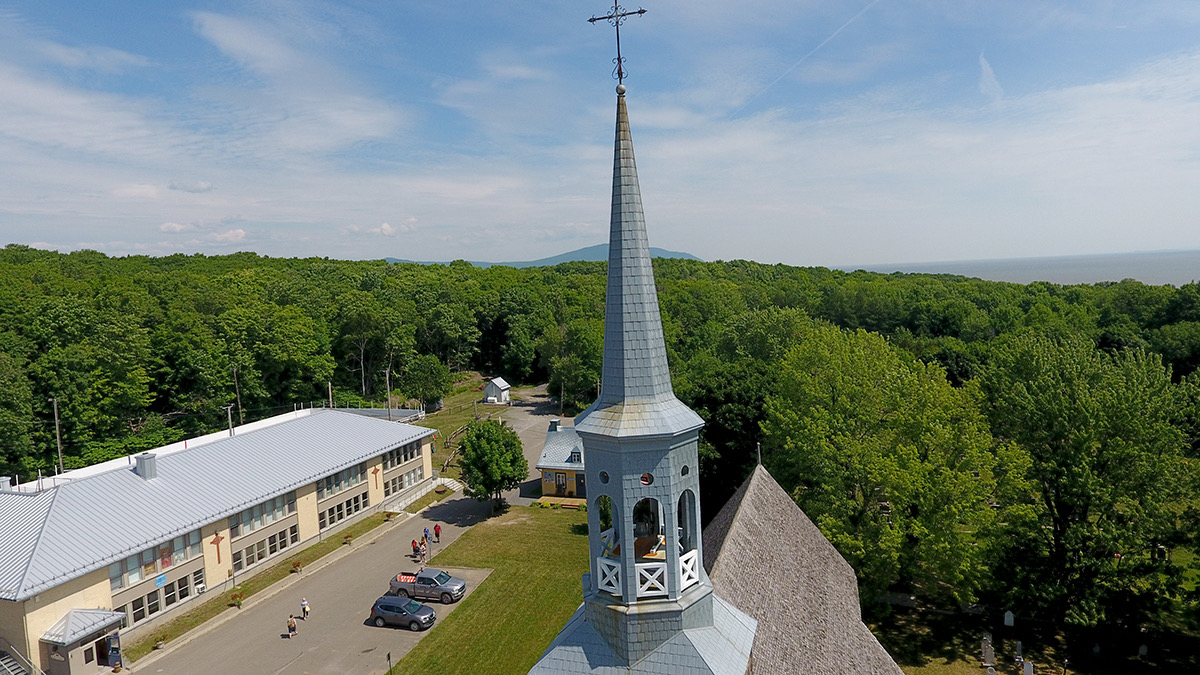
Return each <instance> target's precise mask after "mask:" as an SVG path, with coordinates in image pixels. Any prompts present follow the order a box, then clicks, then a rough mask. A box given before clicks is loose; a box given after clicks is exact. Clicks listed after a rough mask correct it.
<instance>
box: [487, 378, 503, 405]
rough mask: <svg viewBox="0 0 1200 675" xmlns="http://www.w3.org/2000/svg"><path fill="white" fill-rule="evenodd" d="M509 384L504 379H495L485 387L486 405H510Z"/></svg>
mask: <svg viewBox="0 0 1200 675" xmlns="http://www.w3.org/2000/svg"><path fill="white" fill-rule="evenodd" d="M508 390H509V386H508V383H507V382H505V381H504V378H503V377H494V378H492V379H491V381H489V382H488V383H487V384H485V385H484V386H483V402H484V403H508V402H509V400H508Z"/></svg>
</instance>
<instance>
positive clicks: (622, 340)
mask: <svg viewBox="0 0 1200 675" xmlns="http://www.w3.org/2000/svg"><path fill="white" fill-rule="evenodd" d="M703 425H704V420H702V419H700V416H699V415H697V414H696V413H695V412H693V411H692V410H691V409H690V408H688V407H687V406H685V405H684V404H683V403H682V402H680V401H679V400H678V399H676V398H675V392H674V391H673V390H672V388H671V371H670V370H669V369H668V367H667V347H666V343H665V342H664V340H663V330H662V317H661V314H660V312H659V308H658V291H657V290H656V287H655V284H654V268H653V266H652V264H651V258H650V244H649V241H648V239H647V238H646V219H645V216H644V215H643V213H642V193H641V189H640V188H639V187H638V176H637V166H636V164H635V163H634V159H633V135H632V134H631V133H630V131H629V114H628V111H627V110H626V107H625V95H624V94H620V95H619V96H617V134H616V143H615V147H614V149H613V187H612V213H611V216H610V220H609V239H608V286H607V290H606V295H605V303H604V365H603V370H602V372H601V388H600V398H599V399H597V400H596V402H595V403H593V404H592V405H591V407H589V408H588V409H587V410H585V411H583V413H581V414H580V415H579V417H577V418H575V428H576V429H577V430H579V431H580V432H581V433H593V434H600V435H604V436H616V437H629V436H655V435H659V434H662V435H673V434H678V433H681V432H683V431H688V430H693V429H699V428H700V427H701V426H703Z"/></svg>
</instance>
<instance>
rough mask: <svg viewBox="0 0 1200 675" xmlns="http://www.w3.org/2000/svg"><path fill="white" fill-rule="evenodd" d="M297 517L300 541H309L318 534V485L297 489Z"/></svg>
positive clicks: (313, 484)
mask: <svg viewBox="0 0 1200 675" xmlns="http://www.w3.org/2000/svg"><path fill="white" fill-rule="evenodd" d="M296 516H297V518H298V520H297V524H298V525H299V526H300V541H308V540H309V539H312V538H313V537H315V536H317V534H318V529H319V526H318V523H317V484H316V483H309V484H308V485H305V486H302V487H298V488H296Z"/></svg>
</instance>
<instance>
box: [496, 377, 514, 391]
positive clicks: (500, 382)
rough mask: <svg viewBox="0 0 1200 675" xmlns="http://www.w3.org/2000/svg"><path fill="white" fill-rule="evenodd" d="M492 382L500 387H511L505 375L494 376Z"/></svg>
mask: <svg viewBox="0 0 1200 675" xmlns="http://www.w3.org/2000/svg"><path fill="white" fill-rule="evenodd" d="M492 384H494V385H496V386H497V387H500V389H509V388H510V387H509V386H508V383H507V382H505V381H504V378H503V377H493V378H492Z"/></svg>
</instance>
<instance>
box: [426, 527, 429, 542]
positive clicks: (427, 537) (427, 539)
mask: <svg viewBox="0 0 1200 675" xmlns="http://www.w3.org/2000/svg"><path fill="white" fill-rule="evenodd" d="M425 541H429V528H428V527H427V528H425Z"/></svg>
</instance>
